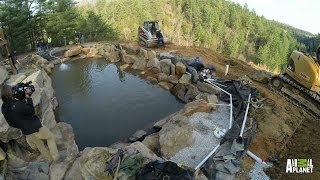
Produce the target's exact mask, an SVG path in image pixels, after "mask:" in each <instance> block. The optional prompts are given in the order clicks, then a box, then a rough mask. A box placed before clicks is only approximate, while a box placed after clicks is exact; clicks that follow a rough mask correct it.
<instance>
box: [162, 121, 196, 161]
mask: <svg viewBox="0 0 320 180" xmlns="http://www.w3.org/2000/svg"><path fill="white" fill-rule="evenodd" d="M193 142H194V137H193V126H192V124H191V123H190V122H189V121H188V119H187V118H186V117H185V116H181V115H177V116H174V117H173V118H172V119H171V120H170V121H169V122H167V123H166V124H164V125H163V126H162V129H161V131H160V132H159V143H160V147H161V153H162V154H163V155H164V157H166V158H167V159H169V158H171V157H172V156H173V155H175V154H176V153H177V152H178V151H179V150H181V149H183V148H185V147H188V146H189V145H191V144H192V143H193Z"/></svg>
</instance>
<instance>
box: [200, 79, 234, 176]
mask: <svg viewBox="0 0 320 180" xmlns="http://www.w3.org/2000/svg"><path fill="white" fill-rule="evenodd" d="M210 80H211V81H214V79H205V80H204V81H205V82H207V83H209V84H210V85H212V86H213V87H215V88H217V89H219V90H221V91H222V92H224V93H226V94H228V95H229V97H230V104H229V105H228V106H230V120H229V129H230V128H231V127H232V115H233V114H232V107H233V105H232V94H230V93H229V92H227V91H225V90H224V89H222V88H220V87H219V86H217V85H216V84H214V83H212V82H211V81H210ZM219 147H220V144H218V145H217V146H216V147H215V148H214V149H213V150H212V151H211V152H210V153H209V154H208V155H207V156H206V157H205V158H204V159H203V160H202V161H201V162H200V163H199V164H198V165H197V166H196V167H195V168H194V169H195V170H197V169H199V168H200V167H201V166H202V165H203V164H204V163H205V162H206V161H207V160H208V159H209V158H210V156H212V154H213V153H215V152H216V150H217V149H218V148H219Z"/></svg>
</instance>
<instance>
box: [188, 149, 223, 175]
mask: <svg viewBox="0 0 320 180" xmlns="http://www.w3.org/2000/svg"><path fill="white" fill-rule="evenodd" d="M219 147H220V144H218V145H217V146H216V147H215V148H214V149H213V150H212V151H211V152H210V153H209V154H208V155H207V156H206V157H205V158H204V159H203V160H202V161H201V162H200V163H199V164H198V165H197V166H196V167H195V168H194V170H197V169H199V168H200V167H201V166H202V165H203V164H204V163H205V162H206V161H207V160H208V159H209V157H210V156H212V154H213V153H214V152H216V150H217V149H218V148H219Z"/></svg>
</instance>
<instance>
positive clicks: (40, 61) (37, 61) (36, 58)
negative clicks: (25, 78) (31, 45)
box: [31, 54, 49, 65]
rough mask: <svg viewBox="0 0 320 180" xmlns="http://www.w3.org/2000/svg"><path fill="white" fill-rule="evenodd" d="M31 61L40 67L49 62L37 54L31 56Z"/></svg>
mask: <svg viewBox="0 0 320 180" xmlns="http://www.w3.org/2000/svg"><path fill="white" fill-rule="evenodd" d="M31 60H32V62H33V63H34V64H37V65H42V64H48V63H49V61H48V60H46V59H44V58H43V57H41V56H39V55H37V54H33V55H32V56H31Z"/></svg>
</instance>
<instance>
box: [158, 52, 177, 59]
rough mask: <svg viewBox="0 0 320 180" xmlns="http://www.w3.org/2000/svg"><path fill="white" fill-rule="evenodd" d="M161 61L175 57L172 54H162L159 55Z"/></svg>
mask: <svg viewBox="0 0 320 180" xmlns="http://www.w3.org/2000/svg"><path fill="white" fill-rule="evenodd" d="M159 57H160V59H173V58H174V55H172V54H171V53H170V52H162V53H160V54H159Z"/></svg>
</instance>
